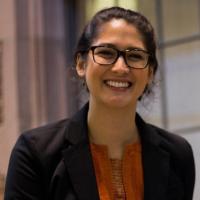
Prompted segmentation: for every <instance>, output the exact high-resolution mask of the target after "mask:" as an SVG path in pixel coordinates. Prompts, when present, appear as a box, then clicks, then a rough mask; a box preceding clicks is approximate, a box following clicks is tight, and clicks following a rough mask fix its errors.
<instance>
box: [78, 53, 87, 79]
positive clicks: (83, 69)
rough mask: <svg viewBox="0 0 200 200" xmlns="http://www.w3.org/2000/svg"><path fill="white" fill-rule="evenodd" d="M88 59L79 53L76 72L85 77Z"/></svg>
mask: <svg viewBox="0 0 200 200" xmlns="http://www.w3.org/2000/svg"><path fill="white" fill-rule="evenodd" d="M85 62H86V61H85V60H84V59H83V58H82V57H81V55H80V54H78V55H77V58H76V72H77V74H78V75H79V76H80V77H81V78H83V77H84V76H85V72H86V63H85Z"/></svg>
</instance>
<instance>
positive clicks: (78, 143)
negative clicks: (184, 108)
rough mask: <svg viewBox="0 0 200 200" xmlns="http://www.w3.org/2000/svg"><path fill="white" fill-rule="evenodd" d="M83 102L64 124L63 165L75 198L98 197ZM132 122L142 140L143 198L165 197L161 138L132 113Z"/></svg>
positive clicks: (166, 165)
mask: <svg viewBox="0 0 200 200" xmlns="http://www.w3.org/2000/svg"><path fill="white" fill-rule="evenodd" d="M88 107H89V104H88V103H87V104H86V105H85V106H84V107H83V108H82V109H81V111H79V112H78V113H77V114H76V115H75V116H74V117H73V118H72V119H71V120H70V121H69V124H68V126H67V131H66V139H67V141H68V142H69V146H68V148H66V149H65V150H64V151H63V155H64V161H65V165H66V167H67V170H68V172H69V175H70V177H71V181H72V183H73V186H74V189H75V191H76V193H77V195H78V196H79V199H93V200H99V197H98V189H97V185H96V178H95V172H94V167H93V161H92V156H91V153H90V146H89V138H88V129H87V113H88ZM136 124H137V126H138V130H139V134H140V137H141V142H142V161H143V175H144V200H147V199H148V200H155V199H162V200H165V199H166V191H165V188H167V186H166V185H167V180H168V174H169V155H168V153H167V152H165V151H164V150H163V149H162V148H161V146H162V138H161V137H160V136H159V134H158V133H157V131H156V130H155V128H153V126H151V125H148V124H146V123H145V122H144V121H143V120H142V118H141V117H140V116H139V115H138V114H137V115H136Z"/></svg>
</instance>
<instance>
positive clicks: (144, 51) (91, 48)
mask: <svg viewBox="0 0 200 200" xmlns="http://www.w3.org/2000/svg"><path fill="white" fill-rule="evenodd" d="M98 47H107V48H111V49H113V50H115V51H116V52H117V56H116V58H115V60H114V61H113V62H111V63H109V64H101V63H98V62H97V61H96V60H95V55H94V51H95V49H96V48H98ZM90 50H91V51H92V58H93V61H94V62H95V63H97V64H99V65H112V64H114V63H115V62H117V60H118V58H119V57H120V56H122V57H123V59H124V62H125V63H126V65H127V66H128V67H130V68H134V69H144V68H146V67H147V66H148V64H149V58H150V56H151V54H150V53H149V52H148V51H146V50H144V49H138V48H131V49H125V50H119V49H117V48H115V47H110V46H106V45H99V46H91V47H90V48H89V50H88V51H90ZM127 51H138V52H143V53H145V54H146V55H148V58H147V63H146V64H145V65H144V67H142V68H137V67H134V66H130V65H128V63H127V60H126V52H127Z"/></svg>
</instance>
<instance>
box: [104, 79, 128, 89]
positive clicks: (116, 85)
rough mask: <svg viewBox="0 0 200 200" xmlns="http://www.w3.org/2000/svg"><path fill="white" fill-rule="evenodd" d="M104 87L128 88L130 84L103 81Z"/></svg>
mask: <svg viewBox="0 0 200 200" xmlns="http://www.w3.org/2000/svg"><path fill="white" fill-rule="evenodd" d="M105 83H106V85H108V86H110V87H116V88H128V87H130V86H131V83H130V82H122V81H110V80H109V81H105Z"/></svg>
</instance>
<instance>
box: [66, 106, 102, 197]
mask: <svg viewBox="0 0 200 200" xmlns="http://www.w3.org/2000/svg"><path fill="white" fill-rule="evenodd" d="M87 107H88V105H86V106H85V107H84V108H83V110H82V111H80V112H79V113H78V114H77V115H76V116H75V117H74V118H73V119H72V121H71V122H70V124H69V126H68V130H67V136H66V137H67V140H68V142H69V143H70V145H69V146H68V147H67V148H66V149H65V150H64V151H63V157H64V163H65V165H66V170H67V171H68V174H69V176H70V179H71V182H72V185H73V188H74V190H75V192H76V194H77V196H78V199H80V200H88V199H92V200H99V195H98V189H97V184H96V178H95V172H94V168H93V161H92V156H91V153H90V146H89V139H88V134H87V123H86V120H87V110H88V108H87Z"/></svg>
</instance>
